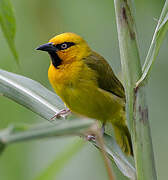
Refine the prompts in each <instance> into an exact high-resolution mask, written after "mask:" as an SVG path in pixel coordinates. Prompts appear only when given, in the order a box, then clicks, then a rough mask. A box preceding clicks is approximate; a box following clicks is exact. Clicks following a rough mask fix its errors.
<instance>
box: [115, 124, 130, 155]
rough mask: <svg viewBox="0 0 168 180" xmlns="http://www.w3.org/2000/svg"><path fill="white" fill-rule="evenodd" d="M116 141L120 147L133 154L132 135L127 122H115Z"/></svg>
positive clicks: (128, 153)
mask: <svg viewBox="0 0 168 180" xmlns="http://www.w3.org/2000/svg"><path fill="white" fill-rule="evenodd" d="M113 129H114V133H115V137H116V141H117V143H118V145H119V146H120V148H121V149H122V150H123V151H124V152H125V153H126V154H127V155H132V156H133V149H132V142H131V135H130V132H129V130H128V127H127V126H126V125H125V124H120V125H118V124H113Z"/></svg>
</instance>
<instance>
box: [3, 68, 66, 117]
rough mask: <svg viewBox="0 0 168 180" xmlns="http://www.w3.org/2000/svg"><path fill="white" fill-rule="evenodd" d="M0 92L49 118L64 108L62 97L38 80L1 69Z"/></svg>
mask: <svg viewBox="0 0 168 180" xmlns="http://www.w3.org/2000/svg"><path fill="white" fill-rule="evenodd" d="M0 94H2V95H3V96H6V97H8V98H10V99H12V100H14V101H16V102H17V103H19V104H21V105H23V106H25V107H27V108H29V109H30V110H32V111H33V112H35V113H37V114H39V115H40V116H41V117H43V118H45V119H48V120H51V118H52V117H53V116H54V114H55V113H57V112H59V110H61V109H63V108H64V104H63V102H62V101H61V100H60V98H59V97H58V96H57V95H56V94H55V93H53V92H51V91H49V90H48V89H47V88H45V87H43V86H42V85H41V84H39V83H38V82H36V81H33V80H31V79H29V78H26V77H24V76H21V75H16V74H14V73H10V72H7V71H4V70H0Z"/></svg>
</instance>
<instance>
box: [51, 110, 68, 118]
mask: <svg viewBox="0 0 168 180" xmlns="http://www.w3.org/2000/svg"><path fill="white" fill-rule="evenodd" d="M70 113H71V111H70V109H68V108H67V109H62V110H60V111H59V112H58V113H56V114H55V115H54V116H53V117H52V118H51V120H53V119H55V118H57V119H59V118H61V117H63V118H66V116H68V115H69V114H70Z"/></svg>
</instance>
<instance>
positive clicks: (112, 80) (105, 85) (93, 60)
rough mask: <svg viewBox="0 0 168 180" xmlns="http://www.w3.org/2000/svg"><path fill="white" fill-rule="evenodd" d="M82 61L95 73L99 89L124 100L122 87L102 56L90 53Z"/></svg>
mask: <svg viewBox="0 0 168 180" xmlns="http://www.w3.org/2000/svg"><path fill="white" fill-rule="evenodd" d="M83 60H84V61H85V63H86V64H87V66H88V67H89V68H91V69H93V70H95V71H96V72H97V74H98V85H99V87H100V88H101V89H104V90H106V91H109V92H111V93H113V94H115V95H116V96H118V97H121V98H125V92H124V87H123V85H122V84H121V82H120V81H119V80H118V79H117V77H116V76H115V74H114V72H113V70H112V68H111V66H110V65H109V64H108V63H107V62H106V60H105V59H104V58H103V57H102V56H100V55H99V54H97V53H96V52H92V54H91V55H89V56H88V57H86V58H84V59H83Z"/></svg>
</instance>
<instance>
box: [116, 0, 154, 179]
mask: <svg viewBox="0 0 168 180" xmlns="http://www.w3.org/2000/svg"><path fill="white" fill-rule="evenodd" d="M114 4H115V12H116V22H117V29H118V39H119V47H120V56H121V65H122V71H123V77H124V83H125V91H126V99H127V104H126V109H127V120H128V125H129V128H130V131H131V136H132V140H133V149H134V157H135V165H136V170H137V179H138V180H149V179H150V180H153V179H156V171H155V163H154V158H153V149H152V141H151V136H150V128H149V121H148V117H147V114H148V109H147V105H146V101H145V92H144V89H142V88H140V89H136V94H135V91H134V88H135V86H136V81H137V80H138V79H139V78H140V77H141V75H142V70H141V65H140V57H139V51H138V46H137V40H136V28H135V24H134V19H133V16H132V12H131V8H130V7H133V5H132V4H131V0H114ZM135 97H136V98H135Z"/></svg>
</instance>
